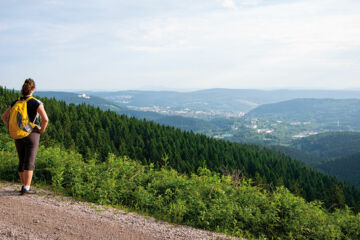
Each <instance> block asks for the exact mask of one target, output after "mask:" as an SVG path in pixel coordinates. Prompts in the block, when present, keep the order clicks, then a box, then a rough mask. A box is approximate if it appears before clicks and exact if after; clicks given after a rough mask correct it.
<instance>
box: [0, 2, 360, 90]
mask: <svg viewBox="0 0 360 240" xmlns="http://www.w3.org/2000/svg"><path fill="white" fill-rule="evenodd" d="M28 77H31V78H33V79H34V80H35V82H36V84H37V89H38V90H69V91H71V90H111V91H113V90H129V89H138V90H185V91H186V90H196V89H208V88H236V89H360V1H359V0H342V1H338V0H181V1H179V0H176V1H174V0H136V1H125V0H101V1H100V0H76V1H70V0H67V1H62V0H26V1H23V0H0V85H1V86H5V87H7V88H14V89H20V88H21V85H22V83H23V82H24V80H25V79H26V78H28Z"/></svg>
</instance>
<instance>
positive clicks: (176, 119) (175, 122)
mask: <svg viewBox="0 0 360 240" xmlns="http://www.w3.org/2000/svg"><path fill="white" fill-rule="evenodd" d="M36 94H37V95H39V96H41V97H47V98H55V99H56V100H61V101H65V102H66V103H67V104H70V103H74V104H81V103H85V104H88V105H91V106H94V107H99V108H100V109H102V110H104V111H106V110H112V111H114V112H116V113H118V114H124V115H127V116H128V117H135V118H138V119H144V118H145V119H146V120H148V121H155V122H157V123H160V124H164V125H169V126H174V127H176V128H180V129H182V130H188V131H190V130H193V131H196V132H199V131H201V132H211V131H213V130H216V129H218V127H217V126H216V125H215V124H213V123H211V122H209V121H205V120H202V119H197V118H190V117H183V116H169V115H165V114H160V113H156V112H151V111H136V110H132V109H129V108H127V107H126V106H125V105H123V104H119V103H114V102H112V101H108V100H106V99H103V98H99V97H96V96H88V95H86V97H82V96H80V97H79V96H78V95H79V94H75V93H69V92H56V91H47V92H45V91H44V92H36Z"/></svg>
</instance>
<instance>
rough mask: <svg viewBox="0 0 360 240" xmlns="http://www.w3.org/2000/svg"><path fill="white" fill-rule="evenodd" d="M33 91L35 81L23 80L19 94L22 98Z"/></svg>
mask: <svg viewBox="0 0 360 240" xmlns="http://www.w3.org/2000/svg"><path fill="white" fill-rule="evenodd" d="M34 89H35V81H34V80H32V79H31V78H28V79H26V80H25V82H24V84H23V86H22V89H21V94H22V95H23V96H27V95H29V94H30V93H31V91H32V90H34Z"/></svg>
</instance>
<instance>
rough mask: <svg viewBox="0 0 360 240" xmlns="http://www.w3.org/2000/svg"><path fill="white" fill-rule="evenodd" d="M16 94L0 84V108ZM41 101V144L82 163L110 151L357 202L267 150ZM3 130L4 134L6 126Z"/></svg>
mask: <svg viewBox="0 0 360 240" xmlns="http://www.w3.org/2000/svg"><path fill="white" fill-rule="evenodd" d="M17 97H18V93H17V92H14V91H8V90H5V89H3V88H0V100H1V101H0V104H1V106H0V109H1V111H4V110H5V109H6V108H7V107H8V106H9V104H10V102H12V101H13V100H14V99H16V98H17ZM41 100H42V101H43V102H44V104H45V108H46V110H47V112H48V115H49V119H50V123H51V124H50V125H49V128H48V131H47V133H46V134H45V135H43V136H42V142H43V143H44V144H45V145H47V146H52V145H60V146H62V147H64V148H66V149H73V150H76V151H78V152H80V153H81V154H82V155H83V156H84V159H85V161H86V159H94V158H95V159H98V160H97V161H98V162H102V161H104V160H105V159H107V157H108V153H113V154H115V155H118V156H124V155H126V156H129V157H130V158H132V159H137V160H139V161H141V162H142V163H143V164H149V163H154V164H155V166H156V167H160V166H164V165H167V166H170V167H172V168H174V169H176V170H177V171H179V172H182V173H187V174H191V173H194V172H196V171H197V169H198V168H199V167H207V168H209V169H210V170H213V171H218V172H223V173H224V172H230V173H231V172H233V171H235V170H236V172H237V173H238V175H240V177H246V178H253V179H255V181H256V182H257V183H258V184H260V185H261V184H265V185H266V186H268V188H270V189H271V188H274V187H275V186H279V185H284V186H286V187H287V188H289V189H290V190H291V191H292V192H293V193H295V194H297V195H301V196H303V197H304V198H305V199H306V200H308V201H310V200H315V199H318V200H322V201H324V202H325V204H326V206H328V207H330V206H337V207H341V206H344V204H345V203H346V204H347V205H349V206H351V207H356V206H357V204H358V202H359V200H360V191H359V190H358V189H356V188H354V187H350V186H349V185H347V184H345V183H342V182H340V181H338V180H337V179H336V178H334V177H330V176H327V175H325V174H322V173H320V172H319V171H316V170H313V169H311V168H310V167H308V166H306V165H305V164H304V163H302V162H300V161H294V160H292V159H291V158H290V157H288V156H286V155H283V154H280V153H278V152H276V151H273V150H270V149H266V148H262V147H259V146H255V145H245V144H237V143H230V142H227V141H219V140H215V139H212V138H209V137H206V136H205V135H199V134H194V133H192V132H183V131H181V130H179V129H174V128H173V127H169V126H163V125H159V124H156V123H154V122H149V121H145V120H138V119H135V118H128V117H127V116H124V115H118V114H116V113H115V112H112V111H105V112H104V111H102V110H100V109H99V108H94V107H92V106H87V105H85V104H81V105H74V104H70V105H67V104H66V103H65V102H63V101H56V100H55V99H47V98H43V99H41ZM1 129H2V131H3V132H6V129H5V127H4V126H2V128H1Z"/></svg>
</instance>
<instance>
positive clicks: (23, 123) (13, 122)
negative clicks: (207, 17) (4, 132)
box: [9, 97, 35, 139]
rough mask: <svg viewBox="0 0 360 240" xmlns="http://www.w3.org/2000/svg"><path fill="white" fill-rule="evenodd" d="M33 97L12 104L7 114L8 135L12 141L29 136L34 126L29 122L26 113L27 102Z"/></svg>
mask: <svg viewBox="0 0 360 240" xmlns="http://www.w3.org/2000/svg"><path fill="white" fill-rule="evenodd" d="M33 98H34V97H28V98H27V99H26V100H20V98H19V99H18V101H17V102H16V103H15V104H14V106H13V107H12V108H11V110H10V114H9V133H10V136H11V137H12V138H13V139H21V138H24V137H27V136H29V135H30V133H31V132H32V130H33V129H34V127H35V124H34V123H32V122H30V120H29V116H28V113H27V102H28V101H29V100H30V99H33Z"/></svg>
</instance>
